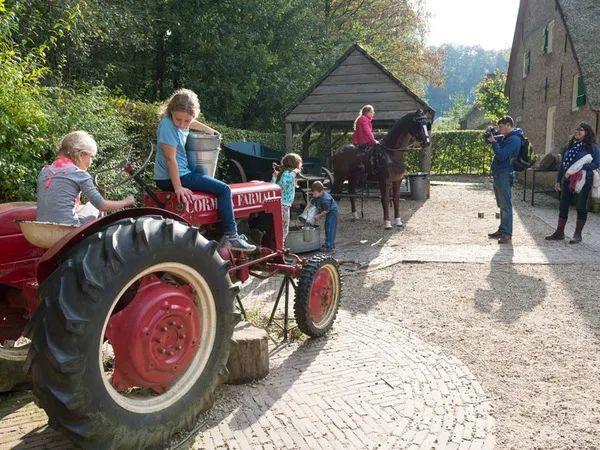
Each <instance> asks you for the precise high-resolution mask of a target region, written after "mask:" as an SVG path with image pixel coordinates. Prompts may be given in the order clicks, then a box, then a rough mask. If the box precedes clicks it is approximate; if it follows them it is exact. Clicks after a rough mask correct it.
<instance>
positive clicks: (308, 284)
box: [294, 255, 342, 337]
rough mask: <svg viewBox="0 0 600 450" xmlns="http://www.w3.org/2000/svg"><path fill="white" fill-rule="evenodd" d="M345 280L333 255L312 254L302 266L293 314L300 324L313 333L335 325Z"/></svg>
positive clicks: (323, 332)
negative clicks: (342, 278)
mask: <svg viewBox="0 0 600 450" xmlns="http://www.w3.org/2000/svg"><path fill="white" fill-rule="evenodd" d="M341 293H342V280H341V276H340V271H339V267H338V263H337V261H336V260H335V259H334V258H332V257H331V256H321V255H318V256H313V257H312V258H311V259H309V260H308V262H307V263H306V264H305V265H304V267H303V268H302V272H301V274H300V279H299V280H298V287H297V288H296V299H295V302H294V315H295V317H296V323H297V324H298V328H299V329H300V331H302V332H303V333H304V334H307V335H308V336H311V337H317V336H322V335H324V334H325V333H327V331H329V329H330V328H331V326H332V325H333V322H334V321H335V317H336V316H337V312H338V309H339V307H340V298H341Z"/></svg>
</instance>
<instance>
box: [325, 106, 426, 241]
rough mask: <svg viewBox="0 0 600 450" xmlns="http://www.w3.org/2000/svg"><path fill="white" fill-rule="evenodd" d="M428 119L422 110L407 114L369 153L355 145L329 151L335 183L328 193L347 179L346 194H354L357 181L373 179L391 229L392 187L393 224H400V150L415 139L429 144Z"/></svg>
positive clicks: (354, 203) (387, 224) (338, 189)
mask: <svg viewBox="0 0 600 450" xmlns="http://www.w3.org/2000/svg"><path fill="white" fill-rule="evenodd" d="M430 128H431V121H430V119H429V117H427V116H426V115H425V113H424V112H423V111H422V110H420V109H419V110H417V111H415V112H414V113H408V114H406V115H405V116H403V117H402V118H400V119H399V120H397V121H396V123H395V124H394V125H393V126H392V128H391V129H390V131H389V132H388V133H387V135H386V136H385V138H383V139H382V140H381V141H380V142H379V143H378V144H376V145H374V146H373V147H372V150H371V151H369V152H364V151H361V150H360V149H359V148H358V147H357V146H355V145H346V146H344V147H342V148H339V149H337V150H335V151H334V153H333V158H332V162H333V172H334V176H335V184H334V185H333V188H332V190H331V191H332V194H333V195H335V194H336V193H340V192H341V190H342V185H343V183H344V181H346V180H348V193H349V194H351V195H354V194H356V187H357V185H358V182H359V180H361V179H365V181H377V182H378V183H379V191H380V193H381V205H382V207H383V220H384V224H385V228H386V229H390V228H392V223H391V221H390V217H389V187H390V184H391V186H392V191H393V197H392V199H393V203H394V224H395V225H396V226H398V227H403V226H404V225H403V224H402V219H401V218H400V182H401V181H402V178H403V177H404V172H405V167H404V153H405V152H406V151H407V150H408V147H409V146H410V145H411V144H412V143H414V142H415V141H419V142H421V144H422V146H423V147H426V146H427V145H429V143H430V139H429V129H430ZM350 204H351V206H352V214H353V215H354V217H357V212H356V201H355V198H354V197H353V196H351V197H350Z"/></svg>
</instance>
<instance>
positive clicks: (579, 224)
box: [569, 219, 586, 244]
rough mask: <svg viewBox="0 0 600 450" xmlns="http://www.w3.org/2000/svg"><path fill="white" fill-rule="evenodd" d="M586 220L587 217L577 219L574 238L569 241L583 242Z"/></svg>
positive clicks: (571, 242) (574, 242) (572, 242)
mask: <svg viewBox="0 0 600 450" xmlns="http://www.w3.org/2000/svg"><path fill="white" fill-rule="evenodd" d="M585 221H586V219H577V224H576V225H575V234H574V235H573V239H571V240H570V241H569V244H579V243H580V242H581V231H582V230H583V226H584V225H585Z"/></svg>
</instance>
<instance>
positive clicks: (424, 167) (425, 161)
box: [419, 144, 431, 173]
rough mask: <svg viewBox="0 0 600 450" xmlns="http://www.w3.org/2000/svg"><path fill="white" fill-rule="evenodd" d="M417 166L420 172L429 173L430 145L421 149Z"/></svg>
mask: <svg viewBox="0 0 600 450" xmlns="http://www.w3.org/2000/svg"><path fill="white" fill-rule="evenodd" d="M419 165H420V170H421V172H427V173H429V172H430V171H431V144H429V145H427V146H425V147H423V148H422V149H421V151H420V152H419Z"/></svg>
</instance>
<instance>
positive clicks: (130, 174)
mask: <svg viewBox="0 0 600 450" xmlns="http://www.w3.org/2000/svg"><path fill="white" fill-rule="evenodd" d="M132 149H133V146H131V147H130V148H129V152H128V153H127V156H126V157H125V159H124V160H123V161H121V162H120V163H119V164H117V165H114V166H111V167H107V168H105V169H101V170H98V171H97V172H95V173H94V184H95V185H96V187H97V188H98V189H99V190H100V191H102V192H108V191H110V190H112V189H115V188H117V187H119V186H122V185H124V184H125V183H128V182H130V181H131V180H134V179H135V178H136V177H137V176H138V175H140V174H141V173H142V172H143V171H144V169H145V168H146V166H147V165H148V163H149V162H150V158H152V155H153V154H154V143H152V142H150V152H149V153H148V156H147V157H146V160H145V161H144V163H143V164H142V165H141V166H140V168H139V169H138V170H136V171H134V170H133V167H132V165H131V162H130V161H129V159H130V155H131V150H132ZM115 170H122V171H124V172H126V173H127V176H126V177H125V178H123V179H122V180H119V181H116V182H114V183H111V184H106V185H103V184H101V183H100V182H99V176H100V175H101V174H103V173H107V172H111V171H115Z"/></svg>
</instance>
